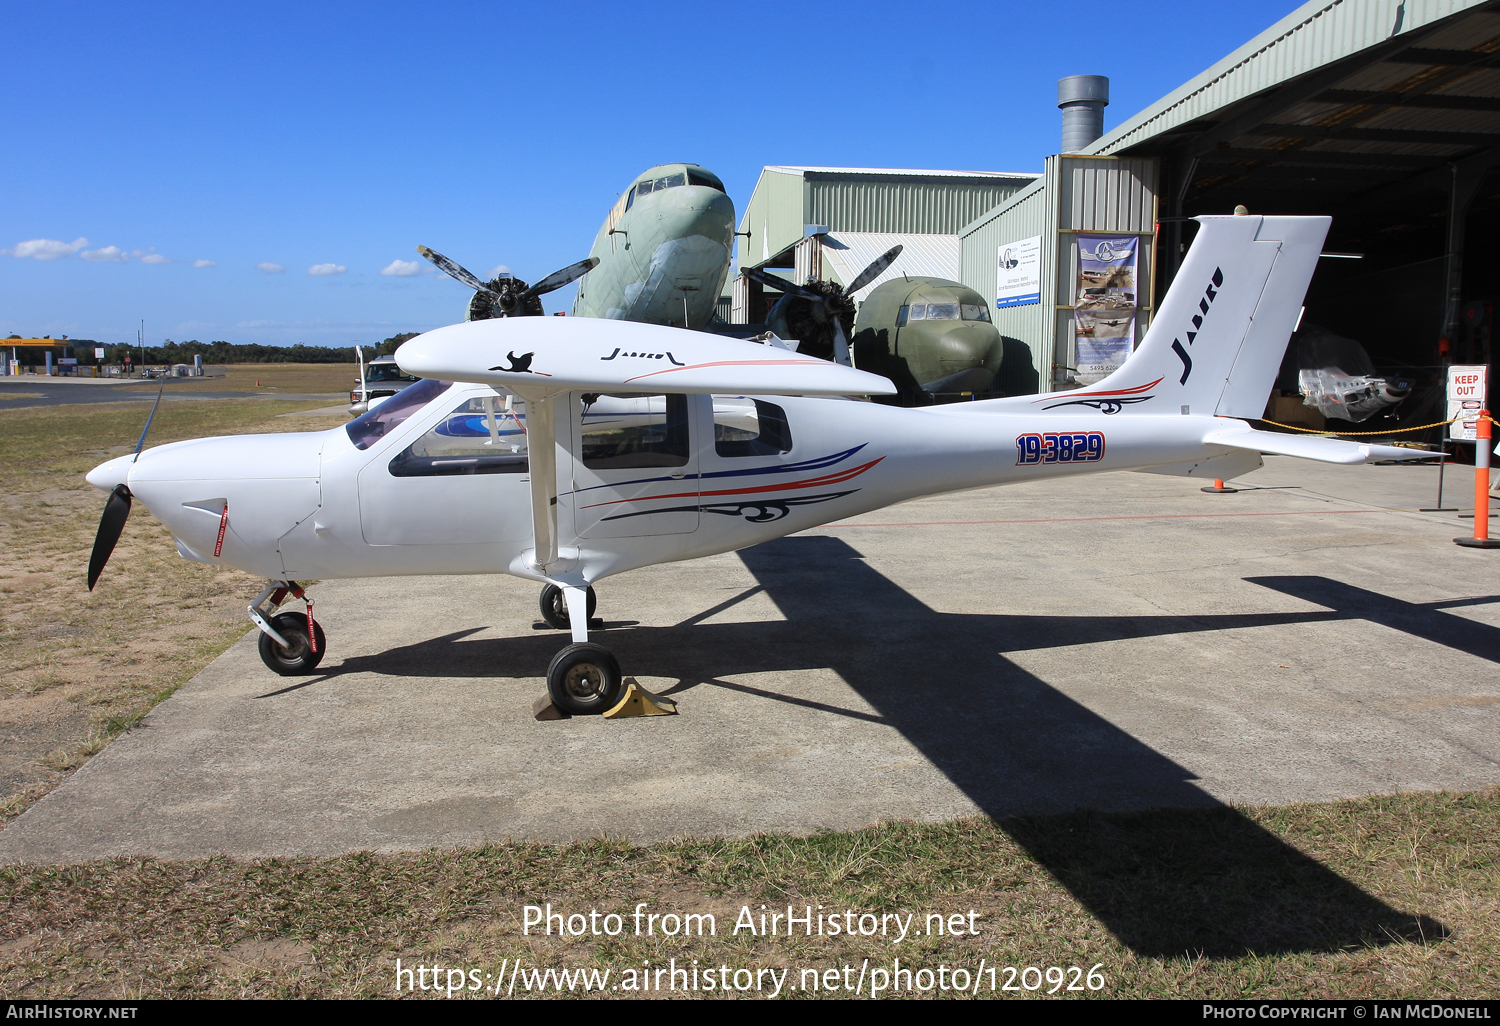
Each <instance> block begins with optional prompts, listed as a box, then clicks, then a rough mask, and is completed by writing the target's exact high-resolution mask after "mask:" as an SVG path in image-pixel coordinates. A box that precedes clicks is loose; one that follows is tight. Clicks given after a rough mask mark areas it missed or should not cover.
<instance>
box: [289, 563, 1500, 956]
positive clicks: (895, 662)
mask: <svg viewBox="0 0 1500 1026" xmlns="http://www.w3.org/2000/svg"><path fill="white" fill-rule="evenodd" d="M740 557H741V559H742V560H743V561H744V563H745V565H746V567H748V568H749V570H750V572H751V573H752V574H753V575H754V576H755V578H756V580H757V582H758V584H757V586H756V587H755V588H752V589H750V590H749V591H747V592H745V593H743V594H742V595H740V596H736V597H735V598H734V599H731V600H729V601H727V602H724V603H721V604H720V605H719V606H716V607H714V608H713V609H710V610H706V611H704V612H702V613H700V614H698V615H697V616H695V617H693V618H691V619H690V620H688V621H686V622H685V623H683V624H678V625H676V626H673V627H665V628H640V627H636V628H633V629H627V630H620V631H607V632H605V633H603V634H601V635H599V636H598V637H599V640H600V641H601V642H603V643H604V644H606V645H608V646H609V647H610V648H611V649H612V650H613V651H615V652H616V654H617V655H618V656H619V657H620V662H621V664H622V666H624V668H625V670H626V672H627V673H629V672H630V671H631V668H632V667H639V668H641V670H642V672H646V670H647V668H649V673H650V674H651V675H652V676H656V677H662V676H665V677H675V678H677V680H678V684H676V685H674V686H673V687H671V688H669V689H667V690H668V692H669V693H680V692H682V691H684V690H688V689H691V688H693V687H700V686H717V687H726V688H732V689H734V690H737V691H741V692H744V693H750V694H755V695H758V696H761V697H764V698H766V699H768V700H771V701H776V702H782V703H790V704H793V705H797V706H802V707H806V708H813V709H818V710H822V711H826V712H828V713H830V714H834V715H844V716H852V717H856V718H859V719H863V720H868V721H874V722H878V723H883V724H886V725H889V726H891V727H893V728H895V729H896V730H898V731H899V732H900V733H901V734H902V735H903V736H904V737H905V738H906V739H907V740H908V741H909V742H910V743H911V744H912V745H913V746H915V747H916V748H917V749H918V750H919V751H920V752H921V753H922V754H923V755H924V756H925V757H926V758H927V759H929V760H930V761H931V762H932V763H933V764H934V765H935V766H936V767H937V768H938V769H939V770H940V771H942V772H943V773H944V774H945V775H946V776H947V777H948V779H949V780H950V781H952V783H953V784H954V785H956V786H957V787H958V788H959V789H960V790H962V791H963V793H964V794H965V795H966V796H967V797H968V798H969V799H970V800H971V801H973V802H974V803H975V804H976V805H977V806H978V807H979V808H981V809H982V810H983V811H984V812H985V813H986V814H987V815H988V816H990V817H991V818H992V819H994V820H996V821H998V823H999V825H1000V826H1001V828H1002V829H1004V830H1005V832H1006V833H1007V834H1009V835H1010V836H1011V837H1012V838H1013V839H1014V840H1015V841H1016V842H1017V843H1019V844H1020V845H1022V846H1023V847H1024V848H1025V849H1026V850H1027V851H1028V852H1029V853H1030V854H1031V855H1032V857H1034V858H1035V859H1036V860H1037V861H1038V862H1039V863H1040V864H1041V865H1042V866H1044V867H1045V868H1046V869H1047V870H1048V871H1049V872H1050V873H1051V874H1052V875H1053V876H1054V877H1055V878H1056V879H1057V880H1059V881H1060V882H1061V883H1062V884H1063V885H1064V886H1066V887H1067V888H1068V889H1069V891H1071V892H1072V894H1073V895H1074V896H1075V897H1076V898H1077V899H1078V900H1079V901H1080V902H1081V903H1082V904H1083V905H1084V906H1085V907H1086V908H1088V909H1089V911H1090V912H1091V913H1092V914H1093V915H1095V916H1096V917H1097V918H1098V919H1099V920H1100V921H1101V922H1102V923H1103V924H1104V925H1105V926H1106V927H1108V928H1109V929H1110V930H1111V931H1112V932H1113V933H1114V934H1115V936H1116V937H1118V938H1119V939H1120V940H1121V941H1122V942H1123V943H1124V944H1126V945H1128V946H1129V947H1130V948H1132V949H1133V950H1135V951H1136V952H1138V953H1140V954H1142V955H1152V956H1172V955H1181V954H1188V955H1190V956H1192V955H1200V954H1201V955H1203V956H1206V957H1230V958H1232V957H1238V956H1241V955H1244V954H1247V953H1251V952H1255V953H1260V954H1268V953H1274V952H1288V951H1338V950H1344V949H1346V948H1349V947H1352V946H1360V945H1365V944H1385V943H1393V942H1401V941H1407V940H1411V941H1418V940H1420V941H1424V942H1429V943H1430V942H1432V941H1434V940H1439V939H1442V938H1443V937H1445V936H1447V929H1446V928H1445V927H1444V926H1443V925H1442V924H1440V923H1438V922H1435V921H1433V920H1431V919H1429V918H1427V917H1425V916H1413V915H1411V914H1408V913H1403V912H1400V911H1398V910H1397V909H1394V908H1392V907H1391V906H1389V905H1387V904H1386V903H1384V902H1382V901H1380V900H1379V899H1377V898H1375V897H1374V896H1372V895H1370V894H1368V893H1366V892H1365V891H1364V890H1362V889H1361V888H1360V887H1358V886H1357V885H1355V884H1354V883H1352V882H1350V881H1348V880H1345V879H1344V878H1343V877H1341V876H1339V875H1338V874H1337V873H1335V872H1334V871H1332V870H1330V869H1328V868H1327V867H1326V866H1323V865H1322V864H1320V863H1319V862H1317V861H1316V860H1315V859H1312V858H1310V857H1308V856H1306V855H1304V854H1302V853H1301V852H1299V851H1297V850H1296V849H1295V848H1293V847H1291V846H1290V845H1288V844H1286V843H1284V842H1283V841H1281V840H1280V839H1279V838H1277V837H1276V836H1274V835H1273V834H1271V833H1269V832H1268V831H1266V830H1265V829H1263V828H1262V827H1260V826H1259V825H1257V824H1256V823H1254V822H1252V821H1251V820H1249V819H1247V818H1246V817H1245V816H1243V815H1241V814H1240V813H1239V812H1237V811H1235V810H1234V809H1232V808H1229V807H1227V806H1225V805H1223V804H1222V803H1220V802H1218V801H1217V800H1215V799H1214V798H1212V797H1211V796H1209V795H1208V794H1206V793H1205V792H1204V791H1202V790H1201V789H1199V788H1198V787H1196V786H1194V785H1193V784H1192V782H1191V781H1192V780H1193V775H1192V773H1191V772H1190V771H1189V770H1187V769H1186V768H1184V767H1182V766H1179V765H1177V764H1176V763H1174V762H1173V761H1172V760H1171V759H1168V758H1167V757H1165V756H1164V755H1162V754H1161V753H1159V752H1157V751H1155V750H1154V749H1152V748H1151V747H1150V746H1148V745H1146V744H1144V743H1142V742H1141V741H1139V740H1137V739H1136V738H1134V737H1132V736H1131V735H1129V734H1127V733H1126V732H1124V731H1122V730H1120V729H1119V728H1118V727H1116V726H1114V725H1113V724H1111V723H1110V722H1109V721H1107V720H1105V719H1103V718H1102V717H1100V716H1098V715H1096V714H1095V713H1093V712H1092V711H1090V710H1089V709H1087V708H1086V707H1084V706H1082V705H1080V704H1079V703H1077V702H1075V701H1073V700H1072V699H1071V698H1069V697H1067V696H1066V695H1064V694H1063V693H1061V692H1060V691H1058V690H1057V689H1055V688H1053V687H1051V686H1049V685H1048V684H1047V683H1046V682H1045V681H1043V680H1042V679H1040V678H1038V677H1036V676H1035V675H1033V674H1031V673H1029V672H1027V671H1026V670H1024V669H1022V668H1020V667H1019V666H1016V665H1015V664H1014V663H1012V662H1010V661H1009V660H1007V659H1006V658H1005V657H1004V655H1002V654H1001V652H1002V651H1003V652H1019V651H1026V650H1035V649H1046V648H1054V647H1064V646H1080V645H1087V644H1093V643H1098V642H1108V641H1119V640H1124V639H1136V638H1149V637H1161V636H1168V635H1174V634H1192V633H1205V632H1211V631H1219V630H1234V629H1239V628H1246V627H1256V626H1269V625H1278V624H1301V623H1317V622H1326V621H1336V620H1351V619H1359V620H1369V621H1372V622H1375V623H1379V624H1383V625H1386V626H1389V627H1392V628H1394V629H1397V630H1402V631H1406V632H1409V633H1412V634H1414V635H1418V636H1420V637H1423V638H1426V639H1427V640H1430V641H1436V642H1438V643H1440V644H1444V645H1448V646H1450V647H1452V648H1455V649H1458V650H1460V651H1464V652H1468V653H1470V654H1473V655H1477V656H1480V657H1481V658H1485V659H1489V660H1491V661H1494V662H1500V629H1496V628H1493V627H1489V626H1487V625H1483V624H1477V623H1475V622H1474V621H1471V620H1465V619H1463V618H1461V617H1457V616H1453V615H1452V614H1448V613H1444V612H1442V611H1441V607H1444V606H1457V605H1465V604H1475V605H1477V604H1484V603H1489V602H1496V601H1500V596H1491V597H1487V598H1475V599H1467V600H1461V601H1457V602H1452V603H1435V604H1430V605H1414V604H1410V603H1405V602H1401V601H1399V600H1395V599H1391V598H1389V597H1387V596H1383V595H1379V594H1376V593H1373V592H1369V591H1365V590H1363V589H1359V588H1355V587H1352V586H1350V585H1346V584H1342V583H1340V582H1337V581H1332V580H1328V579H1326V578H1320V577H1259V578H1248V579H1247V580H1250V581H1252V582H1253V583H1256V584H1259V585H1262V586H1263V587H1266V588H1269V589H1272V590H1275V591H1279V592H1282V593H1284V594H1288V595H1293V596H1295V597H1298V598H1301V599H1305V600H1306V601H1309V602H1313V603H1316V604H1318V605H1321V606H1326V607H1328V608H1326V609H1321V610H1310V611H1302V612H1279V613H1242V614H1213V615H1206V616H1191V617H1189V616H1108V615H1104V616H1094V615H1089V616H1029V615H989V614H969V613H943V612H938V611H936V610H933V609H931V608H929V607H927V606H926V605H924V604H923V603H922V602H920V601H919V600H917V599H916V598H915V597H913V596H912V595H911V594H909V593H908V592H906V591H905V590H904V589H902V588H901V587H900V586H899V585H897V584H896V583H895V582H893V581H891V580H889V579H888V578H886V577H884V576H882V575H881V574H880V573H879V572H877V571H876V570H874V569H873V568H872V567H870V566H869V565H868V564H867V563H866V562H864V560H863V558H862V557H861V556H860V554H859V552H857V551H856V550H855V549H853V548H852V547H851V546H849V545H848V544H847V543H846V542H844V541H843V540H841V539H838V538H832V537H820V536H803V537H790V538H782V539H779V540H777V541H773V542H769V543H766V544H764V545H759V546H756V547H754V548H751V549H746V550H743V551H742V552H741V553H740ZM761 590H764V592H765V593H766V594H767V595H768V596H769V597H770V598H771V600H772V601H774V602H775V603H776V605H777V606H778V607H779V608H780V610H781V612H782V614H783V615H784V616H785V617H786V620H785V621H779V622H761V623H727V624H705V623H702V622H701V621H702V620H704V619H707V618H708V617H710V616H713V615H715V614H716V613H717V612H720V611H722V610H724V609H726V608H728V607H730V606H732V605H734V604H735V603H736V602H737V601H740V600H742V599H743V598H745V597H748V596H749V595H751V594H753V593H755V592H759V591H761ZM605 601H606V602H607V597H606V599H605ZM483 629H484V628H474V629H472V630H465V631H459V632H456V633H453V634H449V635H446V636H444V637H440V638H434V639H431V640H429V641H425V642H420V643H417V644H413V645H407V646H402V647H399V648H394V649H390V650H388V651H386V652H383V653H380V654H378V655H373V656H364V657H356V658H352V659H348V660H345V661H344V662H343V663H342V665H340V666H337V667H333V668H330V670H328V671H325V674H324V675H323V676H321V677H317V678H314V679H312V680H309V681H305V682H300V683H297V684H293V685H291V686H290V687H287V688H283V689H281V690H280V691H278V692H273V693H272V694H280V693H284V692H286V691H290V690H295V689H298V688H302V687H307V686H314V685H319V684H324V683H327V682H329V681H330V680H332V679H334V678H336V677H338V676H342V675H344V674H347V673H358V672H372V673H378V674H384V675H392V676H399V677H436V676H443V677H449V676H461V675H468V676H481V677H485V676H496V677H498V676H507V677H510V676H523V675H529V674H531V673H537V674H539V673H541V672H542V669H543V668H544V667H545V666H546V664H547V662H548V660H549V659H550V658H551V656H552V655H553V653H554V652H555V651H556V650H557V648H558V637H559V635H557V634H555V633H554V634H549V635H541V636H537V635H532V636H523V637H514V638H500V639H482V640H474V641H468V640H465V639H466V638H468V637H469V636H470V635H472V634H474V633H477V632H478V631H480V630H483ZM818 668H832V669H833V670H834V671H836V672H837V673H838V674H839V675H840V676H841V677H842V678H843V680H844V681H846V682H847V683H848V684H849V686H850V687H851V688H853V689H854V691H855V692H857V693H858V694H859V695H860V697H861V698H863V699H864V701H865V702H866V703H868V705H869V706H870V707H871V708H872V709H873V710H874V711H875V712H874V714H871V713H869V712H864V711H860V710H854V709H845V708H840V707H838V706H834V705H830V704H827V703H823V702H817V701H812V700H809V699H806V698H804V697H800V696H797V695H793V694H787V693H784V692H772V691H769V690H764V689H761V688H756V687H751V686H748V685H744V684H739V683H734V682H732V681H728V680H725V679H724V678H726V677H734V676H736V675H742V674H752V673H766V672H776V671H782V672H785V671H790V670H797V669H818ZM263 697H271V695H266V696H263Z"/></svg>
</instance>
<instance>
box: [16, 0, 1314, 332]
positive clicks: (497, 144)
mask: <svg viewBox="0 0 1500 1026" xmlns="http://www.w3.org/2000/svg"><path fill="white" fill-rule="evenodd" d="M1296 6H1297V5H1296V4H1295V3H1292V2H1290V0H1275V2H1266V0H1241V2H1239V3H1234V4H1208V5H1205V4H1203V3H1201V2H1196V0H1195V2H1191V3H1188V2H1181V3H1179V2H1161V3H1131V2H1128V0H1127V2H1123V3H1121V2H1116V3H1113V4H1105V5H1097V6H1096V7H1083V8H1080V7H1079V6H1078V5H1076V4H1043V3H1036V2H990V3H964V2H952V3H949V2H942V0H935V2H927V3H922V4H911V3H905V4H898V3H883V2H871V3H817V2H809V3H780V2H774V3H713V2H696V3H692V2H689V3H678V2H673V0H654V2H652V3H649V4H644V3H635V4H601V3H566V2H564V3H555V2H554V3H544V4H468V3H421V2H406V3H371V2H366V3H361V4H344V3H328V4H304V3H299V4H279V3H260V4H235V5H229V4H203V3H192V4H170V3H158V4H153V5H125V4H117V3H114V4H82V3H58V4H33V3H23V2H19V0H4V2H3V4H0V18H3V22H0V23H3V24H4V25H5V27H6V31H5V39H6V43H7V50H8V52H9V53H10V54H11V55H12V57H13V58H14V57H16V56H17V55H21V54H26V55H29V56H28V57H27V58H26V60H25V61H24V62H22V63H21V64H19V65H17V66H16V67H15V68H13V69H12V71H11V73H10V74H8V75H7V76H6V77H5V80H4V82H3V84H0V91H3V96H4V101H3V103H0V139H3V140H4V145H5V147H6V150H7V153H6V157H7V159H6V160H4V161H3V162H0V197H4V200H3V202H0V251H3V253H0V334H9V333H11V332H18V333H20V334H22V335H37V334H51V335H52V336H54V337H57V336H60V335H63V334H67V335H69V336H72V337H83V338H96V339H99V340H101V341H103V342H109V343H114V342H123V341H128V340H133V339H134V338H135V331H136V327H137V324H138V323H139V321H140V320H141V319H144V320H145V322H146V336H147V340H148V341H149V342H151V343H153V344H155V343H159V342H160V340H161V339H163V338H172V339H176V340H184V339H189V338H197V339H200V340H203V341H209V340H212V339H227V340H229V341H231V342H241V343H248V342H260V343H264V344H269V345H291V344H294V343H298V342H302V343H307V344H313V345H345V344H348V343H349V342H350V341H351V340H356V339H358V340H362V341H364V342H366V343H370V342H377V341H379V340H380V339H381V338H384V337H386V336H388V335H391V334H394V333H396V332H398V331H417V330H425V329H427V328H431V327H435V326H437V325H440V324H446V323H451V322H453V321H456V320H461V319H462V316H463V307H464V303H465V302H466V299H467V295H468V291H467V290H466V289H465V288H464V287H463V286H461V285H459V284H458V283H456V282H453V281H450V280H448V279H447V278H445V277H442V276H440V275H436V274H428V273H421V274H416V275H412V276H399V275H390V274H386V275H382V274H381V271H382V269H385V268H389V267H391V265H392V263H393V261H420V257H419V256H418V255H417V252H416V246H417V244H419V243H421V244H424V245H428V246H431V247H432V248H434V249H437V250H439V251H440V252H443V253H445V254H447V255H448V256H450V257H452V258H454V259H455V260H457V261H459V262H460V263H462V264H464V265H465V266H467V267H469V268H470V269H471V270H473V271H475V272H478V273H481V274H484V273H487V272H489V271H490V270H491V269H492V268H494V267H495V266H496V265H499V264H505V265H508V266H509V267H511V268H512V269H513V270H514V271H515V272H516V274H518V275H519V276H520V277H523V278H526V279H527V280H530V281H536V280H537V279H538V278H540V277H541V276H542V275H544V274H546V273H548V272H550V271H552V270H555V269H556V268H558V267H561V266H563V265H564V264H568V263H571V262H572V261H574V260H579V259H582V258H583V257H584V256H586V255H587V254H588V251H589V247H590V245H591V244H592V242H593V237H594V233H595V232H596V231H597V229H598V227H599V223H600V222H601V221H602V220H603V218H604V214H605V212H606V210H608V208H609V206H610V205H611V204H612V203H613V202H614V200H615V197H616V195H617V194H618V192H619V191H620V190H621V188H622V187H624V186H625V185H628V184H629V182H630V180H631V178H632V176H634V175H635V174H636V173H637V172H639V171H641V170H642V169H644V168H646V167H648V166H650V165H653V164H658V163H662V162H665V161H674V160H689V161H695V162H697V163H700V164H703V165H704V166H706V167H708V168H711V169H712V170H714V171H715V172H716V173H717V174H719V175H720V176H721V177H722V178H723V179H724V182H725V185H726V187H727V188H728V191H729V194H730V196H731V197H732V198H733V199H734V201H735V205H736V209H737V210H742V209H743V207H744V204H745V203H746V202H747V201H748V199H749V197H750V192H751V190H752V189H753V188H754V185H755V181H756V178H757V177H758V175H759V172H760V168H761V167H762V166H763V165H766V164H812V165H846V166H865V167H923V168H961V169H975V170H990V171H1040V170H1041V165H1042V160H1043V158H1044V157H1045V156H1046V154H1048V153H1050V152H1053V151H1054V150H1055V149H1056V148H1057V145H1058V137H1059V126H1060V115H1059V113H1058V111H1057V108H1056V102H1057V100H1056V83H1057V79H1058V78H1060V77H1062V76H1064V75H1073V74H1099V75H1107V76H1109V78H1110V80H1111V104H1110V107H1109V108H1108V110H1107V111H1106V116H1105V127H1106V129H1108V128H1112V127H1113V126H1115V125H1116V124H1118V123H1120V122H1121V121H1122V120H1124V119H1126V118H1128V117H1129V116H1130V115H1132V114H1134V113H1135V112H1137V111H1139V110H1140V109H1141V108H1142V107H1144V106H1146V105H1148V104H1150V103H1151V102H1153V101H1155V100H1156V99H1158V98H1159V97H1161V96H1162V95H1163V94H1165V93H1167V92H1169V91H1170V90H1171V89H1173V88H1175V87H1176V86H1178V85H1180V84H1181V83H1183V82H1185V81H1186V80H1187V79H1189V78H1191V77H1192V76H1194V75H1196V74H1197V73H1198V72H1200V71H1202V70H1203V69H1205V68H1206V67H1208V66H1209V65H1210V64H1212V63H1214V62H1215V61H1217V60H1218V59H1219V58H1221V57H1223V56H1224V55H1225V54H1227V53H1229V52H1230V51H1231V50H1233V49H1235V48H1236V47H1238V46H1239V45H1240V44H1242V43H1244V42H1245V41H1247V40H1248V39H1250V38H1251V37H1252V36H1254V35H1255V34H1257V33H1259V32H1260V31H1262V30H1263V29H1265V28H1267V27H1268V26H1270V25H1271V24H1272V23H1273V22H1275V21H1276V20H1278V19H1279V18H1281V17H1283V16H1285V15H1286V14H1288V13H1290V12H1291V11H1292V10H1293V9H1295V7H1296ZM23 66H24V68H25V69H26V70H24V71H23V70H21V68H22V67H23ZM84 240H86V241H84ZM39 257H41V258H47V257H50V259H39ZM262 267H265V268H272V267H280V268H283V270H281V271H273V270H267V269H260V268H262ZM313 268H320V269H321V270H322V271H324V272H326V273H321V274H314V273H310V270H311V269H313ZM424 269H425V265H424ZM548 300H549V302H548V303H547V308H548V310H549V311H551V310H555V309H566V308H567V307H568V306H570V305H571V303H572V289H571V288H570V289H567V290H564V291H561V292H558V293H554V294H553V295H552V296H549V297H548Z"/></svg>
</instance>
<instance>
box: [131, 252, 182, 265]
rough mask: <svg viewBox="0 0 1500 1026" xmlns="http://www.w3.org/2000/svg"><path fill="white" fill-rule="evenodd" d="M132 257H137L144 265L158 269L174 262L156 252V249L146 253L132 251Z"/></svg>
mask: <svg viewBox="0 0 1500 1026" xmlns="http://www.w3.org/2000/svg"><path fill="white" fill-rule="evenodd" d="M130 255H131V256H133V257H135V258H136V259H137V260H139V261H140V262H141V263H143V264H151V265H152V266H156V267H159V266H161V265H162V264H170V263H171V262H172V261H170V260H168V259H167V258H166V257H164V256H162V255H161V254H160V253H158V252H156V250H155V249H150V250H145V251H142V250H139V249H133V250H131V251H130Z"/></svg>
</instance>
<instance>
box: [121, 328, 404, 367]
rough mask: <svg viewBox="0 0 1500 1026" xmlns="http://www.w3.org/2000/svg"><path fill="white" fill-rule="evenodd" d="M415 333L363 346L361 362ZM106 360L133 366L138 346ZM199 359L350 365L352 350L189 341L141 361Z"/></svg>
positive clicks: (168, 344)
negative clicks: (127, 357)
mask: <svg viewBox="0 0 1500 1026" xmlns="http://www.w3.org/2000/svg"><path fill="white" fill-rule="evenodd" d="M417 334H418V333H417V332H415V331H408V332H404V333H402V334H399V335H392V336H391V337H390V338H387V339H383V340H382V341H381V343H380V344H379V345H378V346H374V347H371V346H366V347H365V358H366V359H369V357H370V350H371V348H374V349H375V351H376V354H377V355H384V354H387V353H394V352H395V351H396V347H397V346H399V345H400V344H401V343H402V342H405V341H406V340H407V339H409V338H415V337H416V336H417ZM106 352H107V354H108V355H107V357H106V359H107V360H108V361H109V362H110V363H122V362H124V359H125V354H126V352H129V353H130V359H131V362H133V363H137V362H140V361H141V360H142V350H141V347H140V346H110V347H108V349H107V350H106ZM195 356H201V357H203V362H204V363H206V364H218V363H353V362H354V346H353V345H352V344H351V345H347V346H304V345H295V346H263V345H260V344H258V343H251V344H249V345H238V344H233V343H230V342H224V341H219V342H199V341H198V340H197V339H192V340H191V341H188V342H173V341H172V340H171V339H167V340H166V341H165V342H164V343H163V344H162V345H159V346H146V347H145V353H144V359H145V362H146V363H148V364H154V363H192V362H193V357H195Z"/></svg>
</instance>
